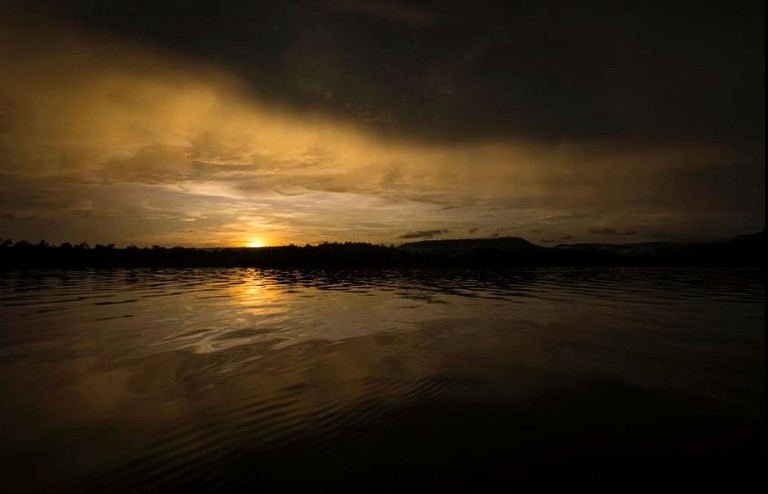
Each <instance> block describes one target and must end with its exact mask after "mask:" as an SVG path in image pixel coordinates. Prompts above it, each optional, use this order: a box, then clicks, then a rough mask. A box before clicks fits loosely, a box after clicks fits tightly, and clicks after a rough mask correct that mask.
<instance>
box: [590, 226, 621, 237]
mask: <svg viewBox="0 0 768 494" xmlns="http://www.w3.org/2000/svg"><path fill="white" fill-rule="evenodd" d="M589 233H591V234H593V235H614V234H615V233H616V229H615V228H609V227H599V228H590V230H589Z"/></svg>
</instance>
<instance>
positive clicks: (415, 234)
mask: <svg viewBox="0 0 768 494" xmlns="http://www.w3.org/2000/svg"><path fill="white" fill-rule="evenodd" d="M448 232H449V230H446V229H437V230H416V231H412V232H407V233H404V234H402V235H400V236H399V237H397V238H400V239H413V238H435V237H437V236H440V235H443V234H445V233H448Z"/></svg>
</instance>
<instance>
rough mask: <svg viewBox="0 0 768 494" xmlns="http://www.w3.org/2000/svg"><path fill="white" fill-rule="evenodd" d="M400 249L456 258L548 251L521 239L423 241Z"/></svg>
mask: <svg viewBox="0 0 768 494" xmlns="http://www.w3.org/2000/svg"><path fill="white" fill-rule="evenodd" d="M399 248H400V250H402V251H405V252H408V253H411V254H447V255H451V256H454V257H458V256H462V255H466V254H469V253H474V252H477V251H485V250H493V251H503V252H508V253H513V252H514V253H519V254H539V253H542V252H544V251H546V250H547V248H546V247H541V246H539V245H536V244H533V243H531V242H529V241H527V240H525V239H524V238H520V237H501V238H478V239H457V240H422V241H420V242H409V243H406V244H402V245H401V246H400V247H399Z"/></svg>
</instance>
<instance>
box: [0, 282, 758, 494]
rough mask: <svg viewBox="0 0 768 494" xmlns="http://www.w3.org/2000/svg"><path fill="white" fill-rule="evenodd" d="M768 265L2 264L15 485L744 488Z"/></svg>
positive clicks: (754, 435) (9, 488) (5, 448)
mask: <svg viewBox="0 0 768 494" xmlns="http://www.w3.org/2000/svg"><path fill="white" fill-rule="evenodd" d="M764 300H765V281H764V271H763V270H717V269H714V270H713V269H710V270H695V269H679V270H675V269H616V268H611V269H585V268H581V269H522V270H509V271H498V272H496V271H396V270H393V271H370V272H368V271H350V272H341V271H328V272H323V271H300V270H298V271H280V270H255V269H186V270H103V271H100V270H83V271H75V270H71V271H10V272H2V273H0V316H1V317H2V319H1V320H0V393H1V396H2V398H1V399H0V456H2V458H0V464H2V466H3V470H4V472H5V473H4V474H3V481H4V486H5V488H6V492H24V491H30V492H40V491H56V492H62V491H63V492H83V491H89V490H93V491H97V492H100V491H126V492H137V491H144V490H147V491H153V490H155V491H168V490H171V489H177V488H187V489H194V488H201V489H207V490H210V491H213V490H215V491H219V490H224V491H227V490H243V491H246V490H247V491H258V490H260V491H267V492H270V491H286V490H294V489H298V488H301V487H305V488H307V489H311V490H313V491H327V490H339V489H354V490H356V491H357V492H392V491H408V490H410V489H411V488H415V487H440V486H444V487H450V486H454V487H456V486H458V487H461V488H464V489H471V488H484V489H487V488H494V489H495V490H502V491H515V490H518V489H524V490H533V489H536V490H537V491H540V490H550V488H556V487H557V488H563V489H565V490H577V491H578V490H582V489H587V491H589V489H592V490H595V489H604V490H611V491H614V492H616V491H618V492H621V491H627V490H643V491H646V490H655V491H665V490H668V489H669V488H670V487H671V488H676V489H678V490H683V491H685V490H689V489H702V488H703V489H704V490H707V489H713V490H720V491H721V492H724V491H729V492H733V491H735V490H749V489H752V488H755V489H756V488H757V487H758V484H760V483H761V482H763V478H764V477H763V473H762V472H763V470H764V466H763V461H764V459H765V458H764V452H765V447H764V444H765V435H764V418H763V416H764V390H765V378H764V370H765V357H764V349H765V301H764Z"/></svg>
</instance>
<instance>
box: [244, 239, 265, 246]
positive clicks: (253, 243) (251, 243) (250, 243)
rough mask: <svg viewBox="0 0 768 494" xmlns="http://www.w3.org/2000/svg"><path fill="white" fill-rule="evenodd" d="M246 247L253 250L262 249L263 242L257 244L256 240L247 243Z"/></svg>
mask: <svg viewBox="0 0 768 494" xmlns="http://www.w3.org/2000/svg"><path fill="white" fill-rule="evenodd" d="M247 245H248V247H254V248H258V247H264V242H259V241H258V240H254V241H252V242H248V243H247Z"/></svg>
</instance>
